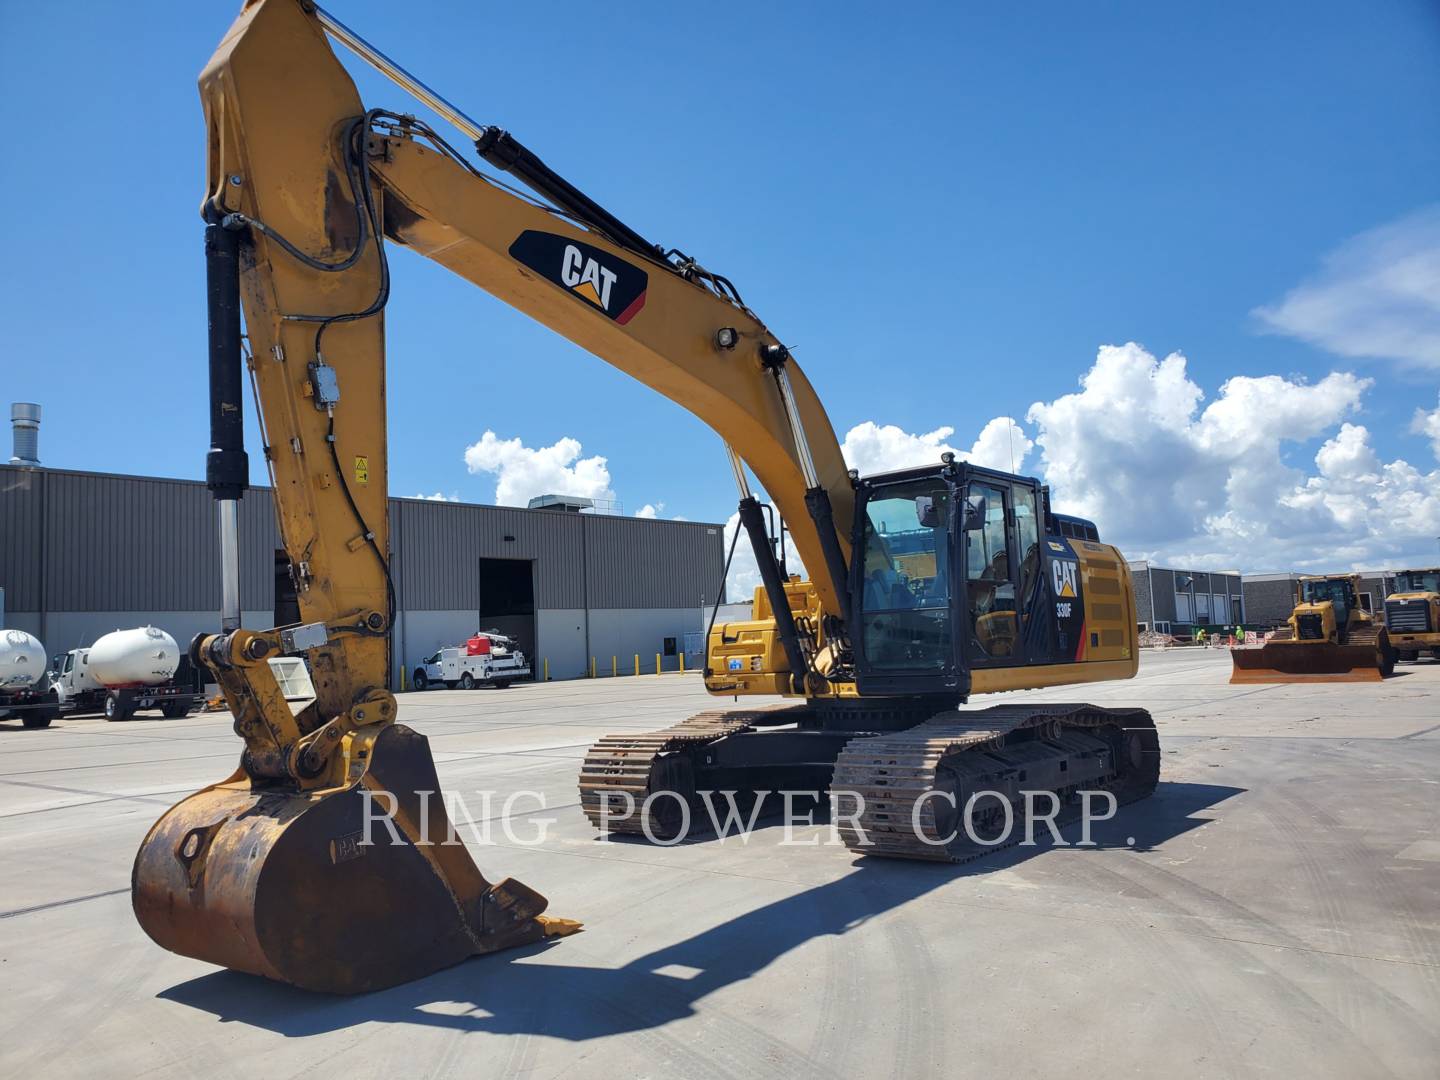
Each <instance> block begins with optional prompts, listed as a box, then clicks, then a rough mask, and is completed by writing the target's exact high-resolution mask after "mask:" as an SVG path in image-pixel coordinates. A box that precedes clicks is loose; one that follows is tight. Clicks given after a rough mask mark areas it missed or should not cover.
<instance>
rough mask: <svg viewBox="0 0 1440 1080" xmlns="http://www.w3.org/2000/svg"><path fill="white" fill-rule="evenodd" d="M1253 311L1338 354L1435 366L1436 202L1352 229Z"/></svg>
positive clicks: (1269, 326)
mask: <svg viewBox="0 0 1440 1080" xmlns="http://www.w3.org/2000/svg"><path fill="white" fill-rule="evenodd" d="M1254 315H1255V316H1256V317H1257V318H1258V319H1259V321H1260V323H1261V325H1262V326H1263V327H1264V328H1265V329H1266V330H1268V331H1271V332H1273V333H1278V334H1285V335H1287V336H1289V337H1296V338H1299V339H1301V340H1302V341H1307V342H1309V343H1310V344H1312V345H1318V346H1320V347H1321V348H1324V349H1328V350H1329V351H1331V352H1333V353H1337V354H1339V355H1340V356H1355V357H1371V358H1379V359H1388V360H1396V361H1399V362H1401V363H1402V364H1405V365H1407V366H1416V367H1427V368H1440V206H1430V207H1426V208H1425V209H1423V210H1419V211H1416V212H1415V213H1413V214H1409V215H1407V216H1405V217H1403V218H1401V219H1400V220H1398V221H1393V222H1391V223H1389V224H1387V225H1381V226H1380V227H1379V228H1375V229H1371V230H1369V231H1368V232H1363V233H1361V234H1360V235H1358V236H1355V237H1352V238H1351V239H1350V240H1347V241H1346V242H1345V243H1343V244H1341V245H1340V246H1339V247H1338V248H1336V249H1335V250H1334V251H1332V252H1330V254H1328V255H1326V256H1325V258H1324V265H1323V266H1322V268H1321V270H1320V272H1319V273H1317V274H1316V275H1315V276H1314V277H1312V278H1311V279H1310V280H1308V281H1305V282H1302V283H1301V284H1300V285H1297V286H1296V287H1295V288H1293V289H1291V290H1290V291H1289V292H1288V293H1286V294H1285V296H1284V297H1283V298H1282V299H1281V300H1279V301H1278V302H1277V303H1274V304H1270V305H1267V306H1264V307H1259V308H1256V309H1255V311H1254Z"/></svg>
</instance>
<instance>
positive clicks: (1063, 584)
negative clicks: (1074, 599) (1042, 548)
mask: <svg viewBox="0 0 1440 1080" xmlns="http://www.w3.org/2000/svg"><path fill="white" fill-rule="evenodd" d="M1079 569H1080V564H1079V563H1077V562H1072V561H1071V560H1069V559H1056V560H1055V561H1053V562H1052V563H1051V564H1050V581H1051V584H1053V585H1054V586H1055V595H1056V596H1057V597H1058V596H1074V595H1075V589H1076V574H1077V572H1078V571H1079Z"/></svg>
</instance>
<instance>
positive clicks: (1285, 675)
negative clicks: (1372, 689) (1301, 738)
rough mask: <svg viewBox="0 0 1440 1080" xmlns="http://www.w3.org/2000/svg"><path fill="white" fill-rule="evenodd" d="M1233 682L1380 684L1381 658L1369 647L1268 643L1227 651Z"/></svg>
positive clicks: (1313, 643)
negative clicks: (1231, 666)
mask: <svg viewBox="0 0 1440 1080" xmlns="http://www.w3.org/2000/svg"><path fill="white" fill-rule="evenodd" d="M1230 661H1231V663H1232V664H1233V670H1232V671H1231V673H1230V682H1231V683H1232V684H1234V683H1321V682H1336V683H1340V682H1347V683H1348V682H1380V681H1381V680H1383V679H1384V677H1385V674H1384V672H1383V670H1382V668H1381V663H1382V659H1381V655H1380V652H1379V650H1378V649H1377V648H1376V646H1375V645H1374V644H1373V643H1371V644H1359V645H1357V644H1349V645H1336V644H1334V643H1332V642H1328V641H1294V640H1291V641H1270V642H1267V643H1266V644H1264V645H1260V646H1246V647H1244V648H1237V649H1231V650H1230Z"/></svg>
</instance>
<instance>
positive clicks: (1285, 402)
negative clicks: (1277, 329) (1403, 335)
mask: <svg viewBox="0 0 1440 1080" xmlns="http://www.w3.org/2000/svg"><path fill="white" fill-rule="evenodd" d="M1370 385H1371V382H1370V380H1368V379H1362V378H1358V377H1356V376H1355V375H1352V374H1349V373H1345V372H1333V373H1331V374H1329V375H1327V376H1326V377H1325V378H1324V379H1321V380H1320V381H1319V382H1316V383H1305V382H1300V381H1296V380H1292V379H1285V378H1281V377H1280V376H1277V375H1267V376H1261V377H1249V376H1237V377H1235V378H1232V379H1229V380H1228V381H1226V382H1225V383H1224V384H1222V385H1221V387H1220V390H1219V393H1218V394H1217V395H1216V397H1215V399H1214V400H1213V401H1211V402H1210V403H1209V404H1208V405H1205V406H1204V407H1203V408H1202V407H1201V405H1202V402H1203V401H1204V398H1205V394H1204V391H1203V390H1202V389H1201V388H1200V386H1199V385H1197V384H1196V383H1195V382H1193V381H1192V380H1191V379H1190V378H1189V376H1188V374H1187V373H1186V361H1185V357H1184V356H1183V355H1181V354H1179V353H1172V354H1170V355H1169V356H1167V357H1165V358H1164V359H1163V360H1162V359H1157V358H1156V357H1155V356H1153V355H1151V354H1150V353H1149V352H1147V351H1146V350H1145V349H1143V348H1142V347H1141V346H1139V345H1136V344H1134V343H1133V342H1132V343H1130V344H1127V345H1123V346H1105V347H1104V348H1102V349H1100V351H1099V354H1098V355H1097V357H1096V360H1095V363H1094V365H1093V366H1092V367H1091V368H1090V370H1089V371H1088V372H1086V374H1085V375H1084V376H1083V377H1082V378H1081V380H1080V389H1079V390H1078V391H1077V392H1075V393H1072V394H1066V395H1063V396H1061V397H1059V398H1057V399H1055V400H1054V401H1050V402H1037V403H1035V404H1034V405H1032V406H1031V408H1030V410H1029V412H1028V414H1027V420H1028V421H1029V422H1030V423H1032V424H1034V425H1036V427H1037V428H1038V431H1037V434H1036V436H1035V439H1036V442H1037V443H1038V445H1039V446H1040V451H1041V457H1040V471H1041V474H1042V476H1043V477H1044V478H1045V480H1046V481H1047V482H1048V483H1049V484H1050V485H1051V487H1052V489H1053V492H1054V496H1055V503H1056V509H1057V510H1060V511H1062V512H1068V513H1076V514H1080V515H1082V516H1085V517H1089V518H1093V519H1094V520H1095V521H1096V523H1097V524H1098V525H1099V527H1100V530H1101V533H1102V535H1103V536H1105V538H1106V539H1107V540H1109V541H1110V542H1111V543H1114V544H1116V545H1118V546H1119V547H1121V548H1122V550H1124V551H1125V552H1126V554H1127V555H1129V556H1130V557H1131V558H1152V559H1156V560H1158V561H1163V562H1169V563H1173V564H1177V565H1184V566H1191V567H1195V568H1197V569H1205V568H1218V567H1227V568H1228V567H1236V568H1240V569H1244V570H1251V571H1265V570H1288V569H1307V568H1332V569H1333V568H1338V567H1345V566H1353V565H1361V564H1363V565H1364V566H1365V567H1367V568H1371V567H1375V566H1382V565H1394V564H1396V563H1397V562H1402V563H1403V562H1405V561H1407V560H1413V559H1414V558H1417V557H1420V555H1421V553H1423V552H1425V551H1427V550H1428V549H1429V545H1431V544H1433V542H1434V541H1433V539H1432V538H1433V537H1434V536H1436V535H1440V469H1435V470H1432V471H1429V472H1426V471H1424V470H1423V469H1421V468H1416V467H1414V466H1412V465H1411V464H1409V463H1408V462H1405V461H1393V462H1388V463H1386V462H1383V461H1381V459H1380V457H1379V455H1377V454H1376V452H1375V450H1374V449H1373V447H1372V446H1371V445H1370V441H1369V440H1370V435H1369V431H1368V430H1367V429H1366V428H1365V427H1364V426H1363V425H1360V424H1357V423H1353V422H1350V418H1351V417H1352V416H1353V415H1354V414H1356V413H1358V412H1359V411H1360V408H1361V404H1362V398H1363V397H1364V394H1365V391H1366V390H1367V389H1368V388H1369V387H1370ZM1316 439H1323V440H1324V441H1323V442H1322V444H1321V446H1320V448H1319V449H1318V450H1317V451H1316V452H1315V454H1314V459H1313V460H1314V466H1313V471H1311V470H1310V469H1307V468H1300V467H1292V466H1291V465H1288V464H1287V463H1286V457H1287V454H1293V452H1294V447H1295V446H1296V444H1301V443H1305V442H1310V441H1313V440H1316Z"/></svg>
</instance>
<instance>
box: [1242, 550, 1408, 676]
mask: <svg viewBox="0 0 1440 1080" xmlns="http://www.w3.org/2000/svg"><path fill="white" fill-rule="evenodd" d="M1359 584H1360V578H1359V575H1357V574H1349V575H1336V576H1333V577H1304V578H1301V579H1300V585H1299V589H1298V592H1297V595H1296V597H1295V610H1294V611H1292V612H1291V613H1290V619H1289V621H1288V622H1287V623H1286V625H1285V626H1283V627H1281V628H1280V629H1279V630H1277V631H1275V633H1274V634H1272V635H1271V636H1270V639H1269V640H1268V641H1266V642H1265V644H1263V645H1258V646H1246V647H1243V648H1237V649H1232V650H1231V651H1230V659H1231V661H1232V662H1233V664H1234V670H1233V671H1232V672H1231V674H1230V681H1231V682H1232V683H1292V682H1299V683H1303V682H1379V681H1380V680H1381V679H1384V678H1386V677H1388V676H1390V675H1393V674H1394V673H1395V660H1396V652H1395V649H1394V648H1393V647H1392V646H1391V644H1390V638H1389V635H1388V633H1387V632H1386V629H1385V627H1384V626H1383V625H1382V624H1381V623H1379V622H1377V621H1376V619H1375V618H1374V616H1372V615H1371V614H1370V612H1368V611H1366V610H1364V609H1363V608H1362V607H1361V606H1360V592H1359Z"/></svg>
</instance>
